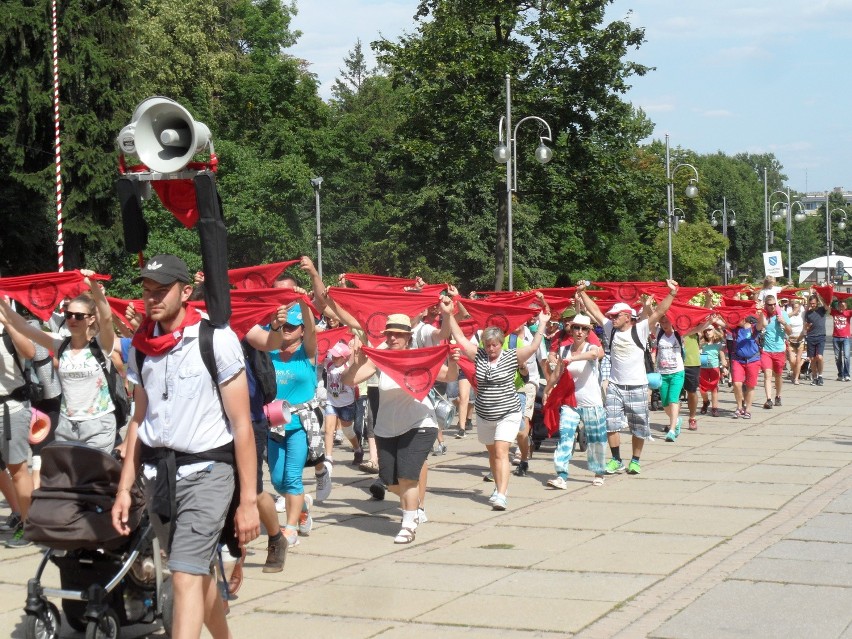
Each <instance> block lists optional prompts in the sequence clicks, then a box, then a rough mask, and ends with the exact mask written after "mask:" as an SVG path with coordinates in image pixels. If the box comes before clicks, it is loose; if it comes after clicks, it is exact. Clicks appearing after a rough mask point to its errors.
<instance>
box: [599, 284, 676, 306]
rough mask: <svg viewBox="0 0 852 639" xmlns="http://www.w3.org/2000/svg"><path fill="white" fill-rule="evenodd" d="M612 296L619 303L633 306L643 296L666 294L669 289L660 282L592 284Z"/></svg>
mask: <svg viewBox="0 0 852 639" xmlns="http://www.w3.org/2000/svg"><path fill="white" fill-rule="evenodd" d="M592 283H593V284H594V285H595V286H598V287H600V288H602V289H604V290H605V291H607V292H608V293H609V294H610V297H613V298H615V299H616V301H618V302H624V303H625V304H629V305H630V306H633V305H635V304H637V303H638V302H639V298H640V296H642V295H643V294H653V293H658V292H661V289H662V292H663V293H665V292H666V291H667V290H668V287H667V286H666V285H665V284H661V283H660V282H592Z"/></svg>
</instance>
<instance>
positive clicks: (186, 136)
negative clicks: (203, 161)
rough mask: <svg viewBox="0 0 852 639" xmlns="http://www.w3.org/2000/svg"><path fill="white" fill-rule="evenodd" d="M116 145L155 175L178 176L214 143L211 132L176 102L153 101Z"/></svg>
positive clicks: (139, 109) (145, 104) (147, 102)
mask: <svg viewBox="0 0 852 639" xmlns="http://www.w3.org/2000/svg"><path fill="white" fill-rule="evenodd" d="M116 142H117V143H118V148H119V150H120V151H121V152H122V153H125V154H130V155H137V156H138V157H139V159H140V160H141V161H142V163H143V164H145V165H146V166H147V167H148V168H150V169H151V170H152V171H157V172H159V173H176V172H178V171H180V170H181V169H183V168H184V167H185V166H186V165H187V164H188V163H189V161H190V160H192V156H193V155H195V154H196V153H198V152H200V151H201V150H202V149H203V148H204V147H205V146H207V145H208V144H209V143H210V129H208V128H207V126H206V125H205V124H204V123H202V122H196V121H195V120H194V119H193V117H192V115H191V114H190V113H189V111H187V110H186V109H185V108H184V107H182V106H181V105H180V104H178V103H177V102H175V101H174V100H170V99H169V98H163V97H152V98H148V99H146V100H143V101H142V102H140V103H139V106H137V107H136V111H134V113H133V120H132V121H131V123H130V124H128V125H127V126H126V127H124V128H123V129H122V130H121V132H120V133H119V134H118V139H117V141H116Z"/></svg>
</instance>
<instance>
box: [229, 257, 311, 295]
mask: <svg viewBox="0 0 852 639" xmlns="http://www.w3.org/2000/svg"><path fill="white" fill-rule="evenodd" d="M300 261H301V260H288V261H286V262H275V263H274V264H259V265H258V266H246V267H243V268H232V269H229V270H228V281H230V282H231V284H233V285H234V286H235V287H237V288H272V285H273V284H274V283H275V279H276V278H277V277H278V276H279V275H281V273H283V272H284V271H285V270H287V269H288V268H290V267H291V266H293V265H294V264H298V263H299V262H300Z"/></svg>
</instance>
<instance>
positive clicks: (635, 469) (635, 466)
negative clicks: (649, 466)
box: [627, 459, 642, 475]
mask: <svg viewBox="0 0 852 639" xmlns="http://www.w3.org/2000/svg"><path fill="white" fill-rule="evenodd" d="M641 472H642V469H641V468H639V462H638V461H636V460H635V459H631V460H630V465H629V466H627V474H628V475H638V474H639V473H641Z"/></svg>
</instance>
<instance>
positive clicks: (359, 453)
mask: <svg viewBox="0 0 852 639" xmlns="http://www.w3.org/2000/svg"><path fill="white" fill-rule="evenodd" d="M363 461H364V450H363V449H361V450H356V451H355V452H354V454H353V457H352V465H353V466H358V465H359V464H360V463H361V462H363Z"/></svg>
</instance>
